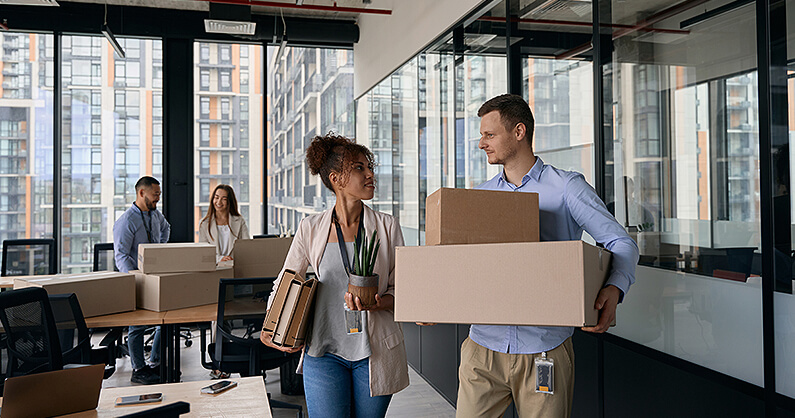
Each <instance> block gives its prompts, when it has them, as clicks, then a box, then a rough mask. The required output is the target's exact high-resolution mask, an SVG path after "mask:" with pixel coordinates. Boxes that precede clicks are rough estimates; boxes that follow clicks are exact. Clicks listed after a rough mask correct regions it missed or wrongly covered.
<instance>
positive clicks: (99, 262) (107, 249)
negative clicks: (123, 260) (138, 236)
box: [92, 242, 119, 271]
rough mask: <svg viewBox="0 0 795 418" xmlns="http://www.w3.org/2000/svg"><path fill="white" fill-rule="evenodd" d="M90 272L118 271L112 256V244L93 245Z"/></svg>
mask: <svg viewBox="0 0 795 418" xmlns="http://www.w3.org/2000/svg"><path fill="white" fill-rule="evenodd" d="M92 271H119V268H118V267H116V258H115V256H114V254H113V243H112V242H100V243H97V244H94V269H93V270H92Z"/></svg>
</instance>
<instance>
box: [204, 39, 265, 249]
mask: <svg viewBox="0 0 795 418" xmlns="http://www.w3.org/2000/svg"><path fill="white" fill-rule="evenodd" d="M263 53H264V50H263V48H262V47H261V46H258V45H247V44H222V43H213V42H196V43H194V61H195V64H196V66H195V68H196V70H195V71H196V73H195V75H196V77H195V86H194V97H195V103H196V109H195V113H196V120H195V126H194V132H195V145H196V151H195V152H194V166H195V173H196V177H195V178H196V182H195V184H194V187H195V193H194V195H195V196H196V201H195V202H194V206H195V212H194V223H195V228H194V231H195V237H196V239H197V240H198V238H199V234H198V230H199V223H200V222H201V219H202V218H203V217H204V216H205V215H206V214H207V209H208V206H209V204H210V193H212V190H213V189H214V188H215V187H216V186H217V185H219V184H228V185H230V186H232V188H233V189H234V190H235V195H236V197H237V201H238V209H239V210H240V213H241V215H243V217H244V218H245V220H246V223H247V224H248V228H249V231H250V232H251V234H254V235H256V234H261V233H262V230H263V226H262V221H263V210H262V181H263V176H262V171H260V170H249V166H254V167H262V148H263V145H264V144H263V141H262V140H253V141H250V140H249V138H250V137H252V138H262V133H263V129H264V126H263V122H262V118H261V117H257V115H261V114H262V106H263V105H264V103H263V98H264V95H263V91H262V83H261V80H262V79H263V74H264V73H263V66H262V64H263ZM242 57H245V58H246V64H245V66H246V69H247V71H248V72H249V73H250V74H251V79H252V85H251V88H248V89H245V90H244V89H241V88H239V87H240V86H239V85H236V84H235V83H233V80H238V79H239V77H240V74H241V71H242V64H241V60H242ZM247 81H248V79H247ZM251 115H254V116H255V117H253V118H252V117H251ZM243 132H245V138H244V135H243Z"/></svg>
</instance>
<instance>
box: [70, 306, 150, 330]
mask: <svg viewBox="0 0 795 418" xmlns="http://www.w3.org/2000/svg"><path fill="white" fill-rule="evenodd" d="M165 316H166V312H154V311H147V310H146V309H136V310H134V311H130V312H122V313H117V314H110V315H101V316H92V317H89V318H86V325H88V327H89V328H114V327H127V326H130V325H161V324H163V318H164V317H165Z"/></svg>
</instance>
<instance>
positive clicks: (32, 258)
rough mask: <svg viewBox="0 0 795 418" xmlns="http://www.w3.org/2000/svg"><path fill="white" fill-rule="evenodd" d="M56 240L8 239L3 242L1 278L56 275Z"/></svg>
mask: <svg viewBox="0 0 795 418" xmlns="http://www.w3.org/2000/svg"><path fill="white" fill-rule="evenodd" d="M55 257H56V254H55V240H54V239H52V238H40V239H7V240H5V241H3V261H2V265H0V276H33V275H40V274H55V271H56V270H55V269H56V259H55Z"/></svg>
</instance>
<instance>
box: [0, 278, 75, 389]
mask: <svg viewBox="0 0 795 418" xmlns="http://www.w3.org/2000/svg"><path fill="white" fill-rule="evenodd" d="M0 322H2V324H3V329H4V331H5V335H6V350H7V351H8V366H7V369H6V370H7V371H6V374H7V376H8V377H14V376H22V375H26V374H33V373H41V372H49V371H54V370H61V369H63V357H62V354H61V350H60V349H59V348H60V346H61V345H60V340H59V339H58V332H57V331H58V329H57V328H56V326H55V318H54V317H53V313H52V308H51V307H50V301H49V299H48V297H47V291H46V290H44V289H42V288H40V287H29V288H24V289H17V290H10V291H6V292H2V293H0Z"/></svg>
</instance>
